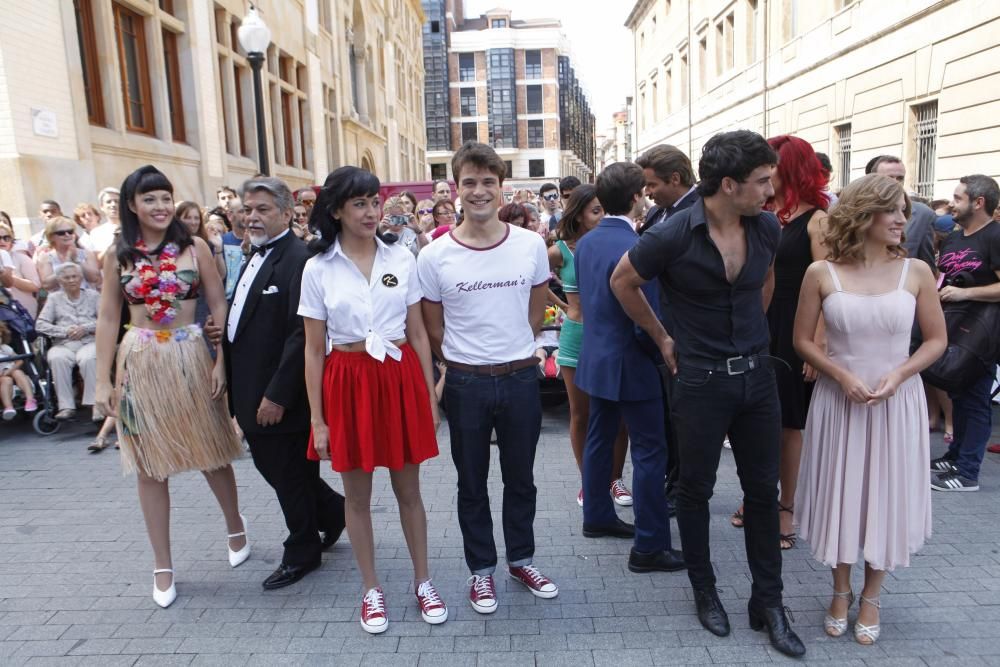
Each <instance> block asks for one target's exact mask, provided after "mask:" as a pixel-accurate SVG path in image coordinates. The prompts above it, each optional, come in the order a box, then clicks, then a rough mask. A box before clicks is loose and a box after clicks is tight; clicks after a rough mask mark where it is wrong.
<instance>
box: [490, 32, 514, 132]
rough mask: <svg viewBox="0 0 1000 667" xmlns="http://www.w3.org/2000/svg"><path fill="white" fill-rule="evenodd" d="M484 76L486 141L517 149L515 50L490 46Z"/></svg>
mask: <svg viewBox="0 0 1000 667" xmlns="http://www.w3.org/2000/svg"><path fill="white" fill-rule="evenodd" d="M486 77H487V100H488V102H489V105H488V109H487V112H488V114H489V118H490V122H489V143H490V145H491V146H493V147H494V148H517V115H516V109H515V100H516V92H515V87H514V83H515V80H514V49H510V48H508V49H490V50H489V51H488V52H487V68H486Z"/></svg>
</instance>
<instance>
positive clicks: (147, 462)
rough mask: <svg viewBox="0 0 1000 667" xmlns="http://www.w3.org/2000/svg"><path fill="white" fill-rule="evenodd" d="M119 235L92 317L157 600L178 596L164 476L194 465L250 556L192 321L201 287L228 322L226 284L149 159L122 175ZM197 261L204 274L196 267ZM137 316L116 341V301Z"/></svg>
mask: <svg viewBox="0 0 1000 667" xmlns="http://www.w3.org/2000/svg"><path fill="white" fill-rule="evenodd" d="M121 202H122V211H121V233H120V234H119V236H118V240H117V242H116V246H114V248H115V252H109V253H107V255H106V256H105V260H104V287H103V291H102V292H101V308H100V315H99V318H98V323H97V404H98V406H100V408H101V410H102V411H103V412H104V413H105V414H117V416H118V441H119V443H120V445H121V452H122V466H123V468H124V470H125V472H126V473H129V472H133V471H134V472H136V473H137V475H138V478H139V483H138V484H139V504H140V505H141V506H142V513H143V516H144V518H145V520H146V529H147V531H148V532H149V541H150V543H151V544H152V547H153V557H154V559H155V569H154V571H153V599H154V600H155V601H156V603H157V604H158V605H160V606H161V607H167V606H169V605H170V604H171V603H172V602H173V601H174V599H176V597H177V592H176V588H175V586H174V572H173V562H172V560H171V556H170V491H169V488H168V486H167V478H168V477H169V476H170V475H172V474H174V473H178V472H183V471H186V470H200V471H201V472H202V473H203V474H204V475H205V479H207V480H208V485H209V487H210V488H211V489H212V492H213V493H214V494H215V497H216V499H217V500H218V501H219V505H220V506H221V507H222V513H223V515H224V516H225V519H226V529H227V531H226V532H227V533H229V544H228V547H229V562H230V565H232V566H233V567H236V566H237V565H239V564H240V563H242V562H243V561H245V560H246V559H247V557H248V556H249V555H250V545H249V543H248V542H247V539H246V525H245V522H244V521H243V518H242V516H241V515H240V513H239V504H238V498H237V493H236V478H235V476H234V475H233V468H232V466H231V465H230V462H231V461H232V460H233V459H235V458H237V457H239V456H240V455H241V454H242V452H243V448H242V446H241V444H240V442H239V440H238V439H237V438H236V435H235V433H234V431H233V427H232V424H231V422H230V420H229V415H228V410H227V408H226V404H225V401H224V400H223V396H224V394H225V389H226V387H225V384H226V381H225V372H224V368H223V365H222V363H223V362H222V354H221V353H220V354H218V356H217V360H216V361H215V362H213V361H212V359H211V357H210V356H209V353H208V349H207V347H206V346H205V343H204V342H203V340H202V331H201V328H200V327H199V326H198V325H196V324H194V315H195V305H196V303H197V297H198V290H199V289H203V290H204V292H205V297H206V299H207V301H208V304H209V307H210V309H211V311H212V314H213V316H214V318H215V321H216V322H224V321H225V319H226V300H225V294H224V292H223V288H222V280H221V279H220V278H219V273H218V271H215V265H214V263H213V262H212V254H211V251H210V250H209V248H208V245H207V244H206V243H205V242H204V241H202V240H201V239H197V238H191V236H190V235H189V234H188V232H187V230H186V229H185V228H184V227H183V225H182V224H181V223H180V222H178V221H176V220H175V219H174V202H173V186H172V185H171V184H170V181H169V180H167V177H166V176H164V175H163V174H162V173H161V172H160V171H158V170H157V169H156V168H155V167H152V166H148V165H147V166H145V167H142V168H140V169H138V170H137V171H135V172H133V173H132V174H131V175H129V177H128V178H126V179H125V182H124V183H123V184H122V188H121ZM199 267H202V269H203V270H202V271H199ZM123 301H125V302H127V303H128V304H129V318H130V320H131V322H132V324H130V325H129V326H128V331H127V332H126V333H125V336H124V338H122V341H121V344H120V346H119V348H118V354H117V366H116V371H115V378H116V382H117V384H116V385H115V386H114V387H113V386H112V383H111V367H112V363H114V361H115V340H116V338H117V336H118V331H119V328H120V326H121V310H122V302H123Z"/></svg>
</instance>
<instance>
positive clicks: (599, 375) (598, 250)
mask: <svg viewBox="0 0 1000 667" xmlns="http://www.w3.org/2000/svg"><path fill="white" fill-rule="evenodd" d="M638 239H639V236H638V234H636V233H635V231H634V230H633V229H632V227H631V226H630V225H629V223H627V222H625V221H624V220H622V219H621V218H604V219H603V220H601V222H600V223H598V225H597V227H596V228H594V229H593V230H591V231H590V232H588V233H587V234H586V235H585V236H584V237H583V238H582V239H580V240H579V241H578V242H577V244H576V253H575V254H576V257H575V262H576V282H577V284H578V285H579V286H580V307H581V309H582V310H583V322H584V325H583V345H582V346H581V348H580V358H579V362H578V364H577V367H576V376H575V383H576V386H577V387H579V388H580V390H582V391H584V392H586V393H587V394H589V395H590V396H596V397H598V398H603V399H606V400H609V401H645V400H649V399H652V398H659V397H660V396H662V390H661V385H660V375H659V371H657V369H656V364H655V362H654V360H653V357H651V356H650V355H649V354H648V353H647V352H645V351H644V350H643V348H642V347H641V346H640V345H639V341H638V339H637V337H636V327H635V324H634V323H633V322H632V320H631V319H630V318H629V316H628V315H626V314H625V311H624V310H623V309H622V307H621V304H620V303H618V299H617V297H615V295H614V292H612V291H611V274H612V272H613V271H614V270H615V267H616V266H618V262H619V260H621V258H622V255H624V254H625V253H626V252H628V250H629V249H630V248H631V247H632V246H633V245H635V242H636V241H637V240H638ZM642 291H643V292H644V293H645V295H646V300H647V301H649V304H650V305H651V306H652V307H653V309H654V310H655V311H657V313H659V303H660V299H659V287H658V285H657V284H656V281H650V282H648V283H646V284H645V285H643V287H642Z"/></svg>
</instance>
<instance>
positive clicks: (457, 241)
mask: <svg viewBox="0 0 1000 667" xmlns="http://www.w3.org/2000/svg"><path fill="white" fill-rule="evenodd" d="M504 224H505V225H507V230H506V231H505V232H504V235H503V238H502V239H500V240H499V241H497V242H496V243H494V244H493V245H491V246H486V247H485V248H477V247H475V246H471V245H468V244H467V243H462V242H461V241H459V240H458V239H457V238H455V230H454V229H453V230H451V231H450V232H448V236H449V237H450V238H451V240H452V241H454V242H455V243H457V244H458V245H460V246H462V247H463V248H468V249H469V250H477V251H483V250H493V249H494V248H499V247H500V246H501V245H502V244H503V242H504V241H506V240H507V237H508V236H510V225H509V224H507V223H504Z"/></svg>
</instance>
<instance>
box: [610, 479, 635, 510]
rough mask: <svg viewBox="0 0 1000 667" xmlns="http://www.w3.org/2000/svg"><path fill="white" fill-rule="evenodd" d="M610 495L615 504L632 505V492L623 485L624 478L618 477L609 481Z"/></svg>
mask: <svg viewBox="0 0 1000 667" xmlns="http://www.w3.org/2000/svg"><path fill="white" fill-rule="evenodd" d="M611 497H612V498H614V501H615V504H616V505H621V506H622V507H632V492H631V491H629V490H628V487H627V486H625V480H623V479H621V478H618V479H616V480H615V481H613V482H612V483H611Z"/></svg>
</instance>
